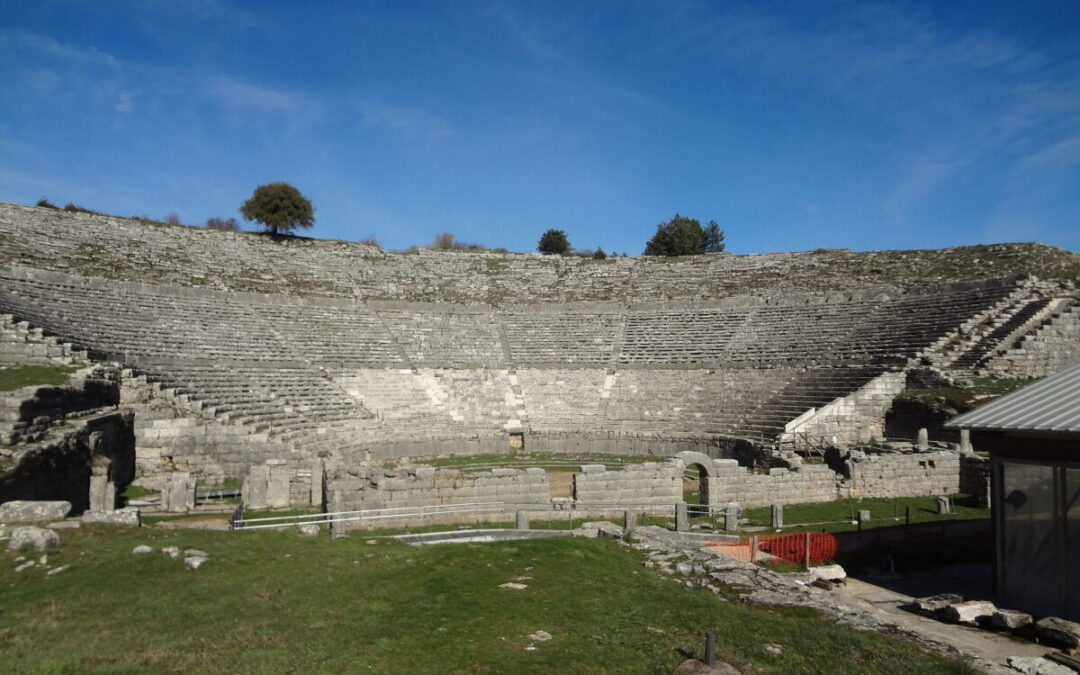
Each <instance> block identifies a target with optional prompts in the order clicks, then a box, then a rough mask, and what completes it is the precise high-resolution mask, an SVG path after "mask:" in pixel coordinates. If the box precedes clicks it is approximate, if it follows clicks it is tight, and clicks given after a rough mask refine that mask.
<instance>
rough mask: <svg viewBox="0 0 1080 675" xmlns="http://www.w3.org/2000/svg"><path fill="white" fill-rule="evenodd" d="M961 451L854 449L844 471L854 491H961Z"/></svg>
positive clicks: (869, 493) (880, 494)
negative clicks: (873, 450) (874, 451)
mask: <svg viewBox="0 0 1080 675" xmlns="http://www.w3.org/2000/svg"><path fill="white" fill-rule="evenodd" d="M960 466H961V464H960V453H958V452H955V451H951V450H936V451H926V452H908V453H901V452H886V453H868V452H861V451H858V450H853V451H851V454H850V456H849V457H848V458H847V460H846V461H845V462H844V469H843V471H844V473H845V474H846V475H848V476H849V477H850V479H851V491H850V495H851V496H852V497H854V498H863V497H925V496H934V495H950V494H955V493H957V492H960V491H961V489H960V475H961V471H960Z"/></svg>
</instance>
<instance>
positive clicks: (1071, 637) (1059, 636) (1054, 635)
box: [1035, 616, 1080, 649]
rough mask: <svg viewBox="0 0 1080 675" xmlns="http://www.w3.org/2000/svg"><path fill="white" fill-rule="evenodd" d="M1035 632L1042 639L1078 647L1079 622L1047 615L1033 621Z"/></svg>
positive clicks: (1072, 647) (1079, 643)
mask: <svg viewBox="0 0 1080 675" xmlns="http://www.w3.org/2000/svg"><path fill="white" fill-rule="evenodd" d="M1035 633H1036V634H1037V635H1038V636H1039V637H1040V638H1041V639H1043V640H1048V641H1050V642H1053V643H1055V644H1059V645H1062V646H1063V647H1067V648H1069V649H1074V648H1076V647H1080V623H1076V622H1073V621H1066V620H1065V619H1059V618H1058V617H1056V616H1048V617H1046V618H1045V619H1041V620H1039V621H1036V622H1035Z"/></svg>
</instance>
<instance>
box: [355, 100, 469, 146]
mask: <svg viewBox="0 0 1080 675" xmlns="http://www.w3.org/2000/svg"><path fill="white" fill-rule="evenodd" d="M357 113H358V114H359V116H360V123H361V124H363V125H364V126H365V127H371V128H376V129H383V130H386V131H389V132H391V133H393V134H395V135H397V136H400V137H401V138H405V139H408V140H427V141H433V140H438V139H441V138H445V137H447V136H449V135H450V133H451V129H450V124H449V123H448V122H447V121H446V120H445V119H443V118H442V117H440V116H438V115H433V114H431V113H428V112H425V111H423V110H417V109H415V108H409V107H406V106H402V105H396V104H392V103H386V102H385V101H376V100H367V101H362V102H360V103H359V104H358V105H357Z"/></svg>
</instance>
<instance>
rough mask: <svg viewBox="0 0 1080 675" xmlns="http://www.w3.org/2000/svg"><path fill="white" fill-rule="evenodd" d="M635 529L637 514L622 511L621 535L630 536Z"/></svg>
mask: <svg viewBox="0 0 1080 675" xmlns="http://www.w3.org/2000/svg"><path fill="white" fill-rule="evenodd" d="M636 529H637V514H636V513H634V512H633V511H623V534H627V535H628V534H630V533H632V532H633V531H634V530H636Z"/></svg>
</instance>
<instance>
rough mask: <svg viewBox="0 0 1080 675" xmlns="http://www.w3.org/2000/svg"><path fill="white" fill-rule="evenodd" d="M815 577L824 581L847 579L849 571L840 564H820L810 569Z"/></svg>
mask: <svg viewBox="0 0 1080 675" xmlns="http://www.w3.org/2000/svg"><path fill="white" fill-rule="evenodd" d="M809 572H810V574H811V576H813V577H814V578H815V579H822V580H824V581H843V580H844V579H847V572H846V571H845V570H844V568H843V567H841V566H840V565H819V566H817V567H811V568H810V570H809Z"/></svg>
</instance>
